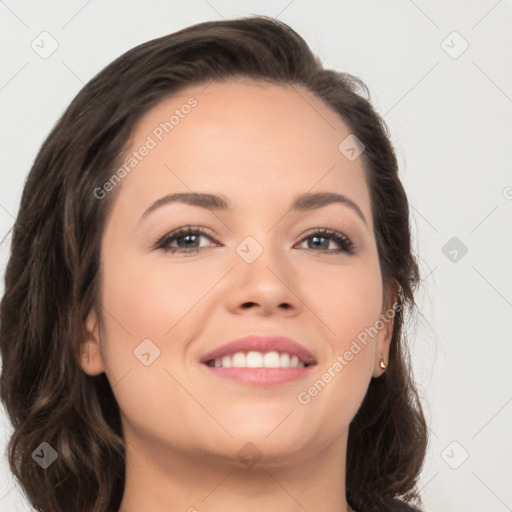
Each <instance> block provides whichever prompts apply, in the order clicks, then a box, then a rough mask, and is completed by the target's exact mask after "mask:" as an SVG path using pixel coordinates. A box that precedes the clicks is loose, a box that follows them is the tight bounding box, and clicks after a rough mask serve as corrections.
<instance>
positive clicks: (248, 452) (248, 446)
mask: <svg viewBox="0 0 512 512" xmlns="http://www.w3.org/2000/svg"><path fill="white" fill-rule="evenodd" d="M237 456H238V460H239V461H240V462H242V463H243V464H245V466H247V467H248V468H251V467H252V466H254V464H256V463H257V462H258V461H259V460H260V459H261V457H262V456H263V454H262V453H261V452H260V451H259V450H258V447H257V446H256V445H254V444H253V443H245V444H244V446H242V448H240V450H238V452H237Z"/></svg>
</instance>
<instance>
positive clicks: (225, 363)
mask: <svg viewBox="0 0 512 512" xmlns="http://www.w3.org/2000/svg"><path fill="white" fill-rule="evenodd" d="M211 366H215V368H303V367H304V366H305V364H304V362H303V361H301V360H300V359H299V358H298V357H297V356H290V354H287V353H283V354H279V353H278V352H275V351H274V352H266V353H261V352H256V351H251V352H247V354H246V353H245V352H236V353H235V354H233V355H231V356H224V357H222V358H218V359H215V361H214V363H213V364H212V365H211Z"/></svg>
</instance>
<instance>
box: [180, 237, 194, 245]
mask: <svg viewBox="0 0 512 512" xmlns="http://www.w3.org/2000/svg"><path fill="white" fill-rule="evenodd" d="M195 236H196V235H185V236H183V237H182V238H183V240H186V241H187V240H188V241H192V242H194V241H195V240H190V238H195ZM184 245H185V246H187V245H188V246H189V247H190V245H192V244H188V243H185V244H184Z"/></svg>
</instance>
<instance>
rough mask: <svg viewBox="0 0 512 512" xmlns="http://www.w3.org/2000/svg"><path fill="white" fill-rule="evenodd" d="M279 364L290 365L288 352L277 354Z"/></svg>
mask: <svg viewBox="0 0 512 512" xmlns="http://www.w3.org/2000/svg"><path fill="white" fill-rule="evenodd" d="M279 365H280V366H281V367H283V366H284V367H285V368H286V367H287V366H290V354H286V353H285V354H281V355H280V356H279Z"/></svg>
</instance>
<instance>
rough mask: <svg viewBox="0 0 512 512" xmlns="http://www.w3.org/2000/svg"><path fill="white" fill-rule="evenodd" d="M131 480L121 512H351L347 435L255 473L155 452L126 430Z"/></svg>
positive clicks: (205, 457)
mask: <svg viewBox="0 0 512 512" xmlns="http://www.w3.org/2000/svg"><path fill="white" fill-rule="evenodd" d="M125 440H126V480H125V490H124V495H123V499H122V502H121V506H120V508H119V512H138V511H140V510H144V511H145V512H164V511H165V512H174V511H176V512H178V511H179V512H203V511H206V510H207V511H208V512H221V511H222V512H232V511H233V512H234V511H237V512H238V511H240V510H244V512H261V510H265V512H277V511H279V512H299V511H300V512H304V511H305V510H318V511H322V512H350V511H351V509H350V507H349V506H348V504H347V501H346V499H345V459H346V442H347V437H346V435H344V436H343V438H339V439H336V440H335V441H334V442H333V443H331V444H330V445H329V446H328V447H326V448H325V449H324V450H320V451H316V452H315V453H314V454H311V456H309V457H303V458H302V459H301V460H299V461H296V460H295V461H293V463H289V464H285V463H284V462H282V460H281V461H278V462H276V461H274V462H273V463H270V462H267V463H264V459H265V458H264V457H263V458H262V459H261V460H259V461H258V462H256V464H254V465H253V466H252V467H244V466H243V465H242V464H241V463H240V462H239V461H238V460H235V461H233V460H231V461H230V460H229V458H227V457H226V458H223V457H222V455H214V454H205V453H204V452H201V453H190V451H188V452H186V453H185V452H182V451H180V450H179V449H178V448H176V447H173V449H171V448H167V449H162V447H161V445H160V446H159V447H156V446H153V447H150V446H148V445H147V444H144V443H142V442H141V440H140V439H139V438H136V437H135V436H133V435H132V433H131V432H130V430H127V431H126V430H125Z"/></svg>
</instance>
